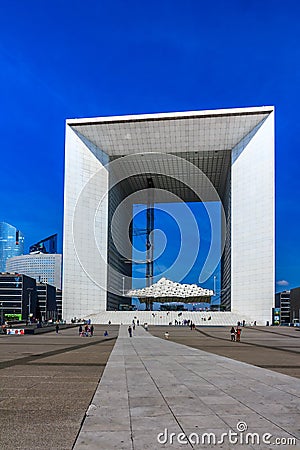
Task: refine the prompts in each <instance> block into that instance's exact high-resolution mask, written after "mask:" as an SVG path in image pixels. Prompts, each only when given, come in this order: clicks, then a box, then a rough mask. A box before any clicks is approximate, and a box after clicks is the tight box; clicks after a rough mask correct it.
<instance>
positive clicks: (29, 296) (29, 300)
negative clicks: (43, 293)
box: [27, 288, 33, 322]
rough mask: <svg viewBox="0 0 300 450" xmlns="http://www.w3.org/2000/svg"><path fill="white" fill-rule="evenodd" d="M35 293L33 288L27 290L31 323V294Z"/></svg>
mask: <svg viewBox="0 0 300 450" xmlns="http://www.w3.org/2000/svg"><path fill="white" fill-rule="evenodd" d="M32 291H33V288H27V292H28V318H29V322H31V293H32Z"/></svg>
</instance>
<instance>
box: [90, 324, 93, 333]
mask: <svg viewBox="0 0 300 450" xmlns="http://www.w3.org/2000/svg"><path fill="white" fill-rule="evenodd" d="M90 332H91V336H94V325H91V328H90Z"/></svg>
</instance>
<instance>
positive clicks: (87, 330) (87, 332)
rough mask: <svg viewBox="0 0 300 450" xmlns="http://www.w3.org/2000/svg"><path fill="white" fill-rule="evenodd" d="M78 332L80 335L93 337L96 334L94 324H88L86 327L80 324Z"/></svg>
mask: <svg viewBox="0 0 300 450" xmlns="http://www.w3.org/2000/svg"><path fill="white" fill-rule="evenodd" d="M78 334H79V336H80V337H89V336H90V337H92V336H94V325H88V324H86V325H85V326H84V328H83V327H82V325H79V328H78Z"/></svg>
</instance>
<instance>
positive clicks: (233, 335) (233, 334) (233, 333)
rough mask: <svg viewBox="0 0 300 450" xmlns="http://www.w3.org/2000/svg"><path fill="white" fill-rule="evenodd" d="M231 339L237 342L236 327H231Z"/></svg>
mask: <svg viewBox="0 0 300 450" xmlns="http://www.w3.org/2000/svg"><path fill="white" fill-rule="evenodd" d="M230 337H231V340H232V341H235V329H234V327H231V330H230Z"/></svg>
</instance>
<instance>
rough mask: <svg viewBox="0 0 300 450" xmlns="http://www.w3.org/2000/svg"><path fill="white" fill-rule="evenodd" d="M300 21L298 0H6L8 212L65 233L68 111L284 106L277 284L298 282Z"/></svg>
mask: <svg viewBox="0 0 300 450" xmlns="http://www.w3.org/2000/svg"><path fill="white" fill-rule="evenodd" d="M299 17H300V4H299V2H298V1H296V0H293V1H292V0H286V1H284V2H283V1H282V0H278V1H277V0H265V1H263V2H261V1H255V0H254V1H252V2H246V1H243V0H239V1H230V0H229V1H227V2H224V1H221V0H220V1H215V2H206V1H202V0H188V1H186V2H182V1H177V0H172V1H171V0H166V1H156V0H153V1H152V2H145V1H130V0H128V1H126V2H124V1H114V0H110V1H99V0H98V1H94V0H86V1H85V2H82V1H78V0H77V1H76V0H72V1H64V0H60V1H57V0H54V1H52V2H41V1H38V0H32V1H30V2H23V1H21V0H15V1H14V0H11V1H10V2H2V3H1V6H0V37H1V39H0V83H1V110H0V114H1V165H0V174H1V176H0V192H1V202H0V220H5V221H7V222H9V223H11V224H13V225H15V226H17V227H18V228H20V229H21V230H22V231H23V233H24V234H25V237H26V245H27V247H28V246H29V245H30V244H32V243H33V242H35V241H37V240H40V239H42V238H44V237H45V236H47V235H50V234H53V233H55V232H58V233H59V234H60V241H61V237H62V211H63V165H64V127H65V119H66V118H73V117H89V116H102V115H117V114H135V113H151V112H164V111H184V110H201V109H214V108H229V107H246V106H260V105H275V108H276V280H277V281H281V282H282V284H281V285H277V290H282V289H284V288H291V287H295V286H300V234H299V223H300V208H299V198H300V195H299V194H300V185H299V140H300V137H299V132H298V104H299V100H300V99H299V86H300V80H299V78H300V70H299V69H300V67H299V65H300V55H299V53H300V28H299ZM284 282H286V283H288V284H285V283H284Z"/></svg>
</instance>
